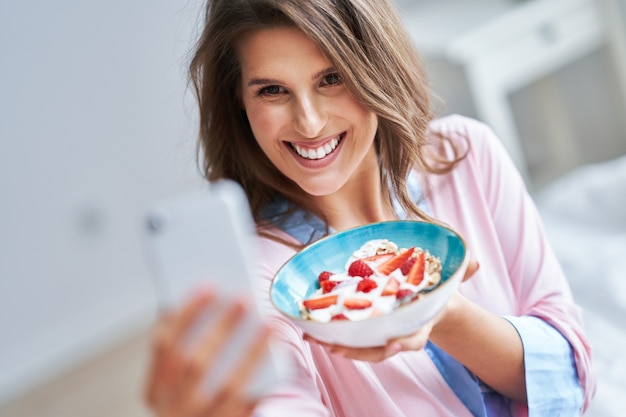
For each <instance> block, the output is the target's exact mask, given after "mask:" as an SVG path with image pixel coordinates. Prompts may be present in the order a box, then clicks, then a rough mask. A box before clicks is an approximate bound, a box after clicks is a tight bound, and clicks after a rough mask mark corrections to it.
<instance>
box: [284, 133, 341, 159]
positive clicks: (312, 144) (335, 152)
mask: <svg viewBox="0 0 626 417" xmlns="http://www.w3.org/2000/svg"><path fill="white" fill-rule="evenodd" d="M346 136H347V133H346V132H342V133H340V134H338V135H333V136H330V137H327V138H325V139H323V140H318V141H315V142H306V143H302V142H300V143H298V142H286V145H287V148H288V149H289V150H290V151H291V153H292V154H293V155H294V158H295V159H296V161H298V163H299V164H300V165H303V166H304V167H307V168H322V167H325V166H327V165H328V164H330V163H331V162H332V161H334V160H335V158H336V157H337V155H338V154H339V150H340V148H341V146H342V145H343V142H344V139H345V138H346ZM335 138H338V139H339V143H338V144H337V146H336V147H335V149H333V150H332V152H331V153H329V154H328V155H326V156H325V157H323V158H322V159H308V158H304V157H303V156H301V155H300V154H298V152H296V150H295V149H294V147H293V146H294V145H297V146H301V147H303V148H308V149H315V148H319V147H321V146H323V145H324V144H327V143H329V142H330V141H332V140H333V139H335Z"/></svg>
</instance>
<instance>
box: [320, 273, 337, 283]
mask: <svg viewBox="0 0 626 417" xmlns="http://www.w3.org/2000/svg"><path fill="white" fill-rule="evenodd" d="M332 275H333V273H332V272H328V271H322V272H321V273H320V275H319V276H318V277H317V280H318V281H319V282H320V284H321V283H322V281H327V280H328V279H329V278H330V277H331V276H332Z"/></svg>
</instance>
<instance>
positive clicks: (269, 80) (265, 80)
mask: <svg viewBox="0 0 626 417" xmlns="http://www.w3.org/2000/svg"><path fill="white" fill-rule="evenodd" d="M336 71H337V70H336V69H335V67H328V68H325V69H323V70H321V71H319V72H316V73H315V74H314V75H313V76H312V77H311V79H312V80H316V79H318V78H321V77H323V76H325V75H328V74H331V73H333V72H336ZM268 84H284V83H283V82H282V81H280V80H277V79H275V78H252V79H251V80H250V81H248V87H252V86H254V85H268Z"/></svg>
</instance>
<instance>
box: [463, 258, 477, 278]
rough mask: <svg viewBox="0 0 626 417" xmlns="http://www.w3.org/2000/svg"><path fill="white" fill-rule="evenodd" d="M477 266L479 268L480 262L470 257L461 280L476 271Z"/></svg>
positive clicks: (469, 276)
mask: <svg viewBox="0 0 626 417" xmlns="http://www.w3.org/2000/svg"><path fill="white" fill-rule="evenodd" d="M478 268H480V264H479V263H478V261H477V260H475V259H470V260H469V264H468V265H467V269H466V270H465V275H464V276H463V282H465V281H467V280H468V279H470V278H471V277H472V276H473V275H474V274H475V273H476V271H478Z"/></svg>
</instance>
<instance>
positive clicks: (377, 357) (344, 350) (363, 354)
mask: <svg viewBox="0 0 626 417" xmlns="http://www.w3.org/2000/svg"><path fill="white" fill-rule="evenodd" d="M304 340H306V341H308V342H314V343H317V344H319V345H322V346H324V347H325V348H326V349H328V350H329V351H330V353H333V354H336V355H341V356H344V357H346V358H348V359H354V360H359V361H366V362H380V361H382V360H383V359H385V358H386V357H387V354H388V352H386V347H385V346H376V347H366V348H353V347H348V346H341V345H335V344H332V343H326V342H321V341H319V340H317V339H315V338H313V337H311V336H309V335H307V334H305V335H304Z"/></svg>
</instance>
